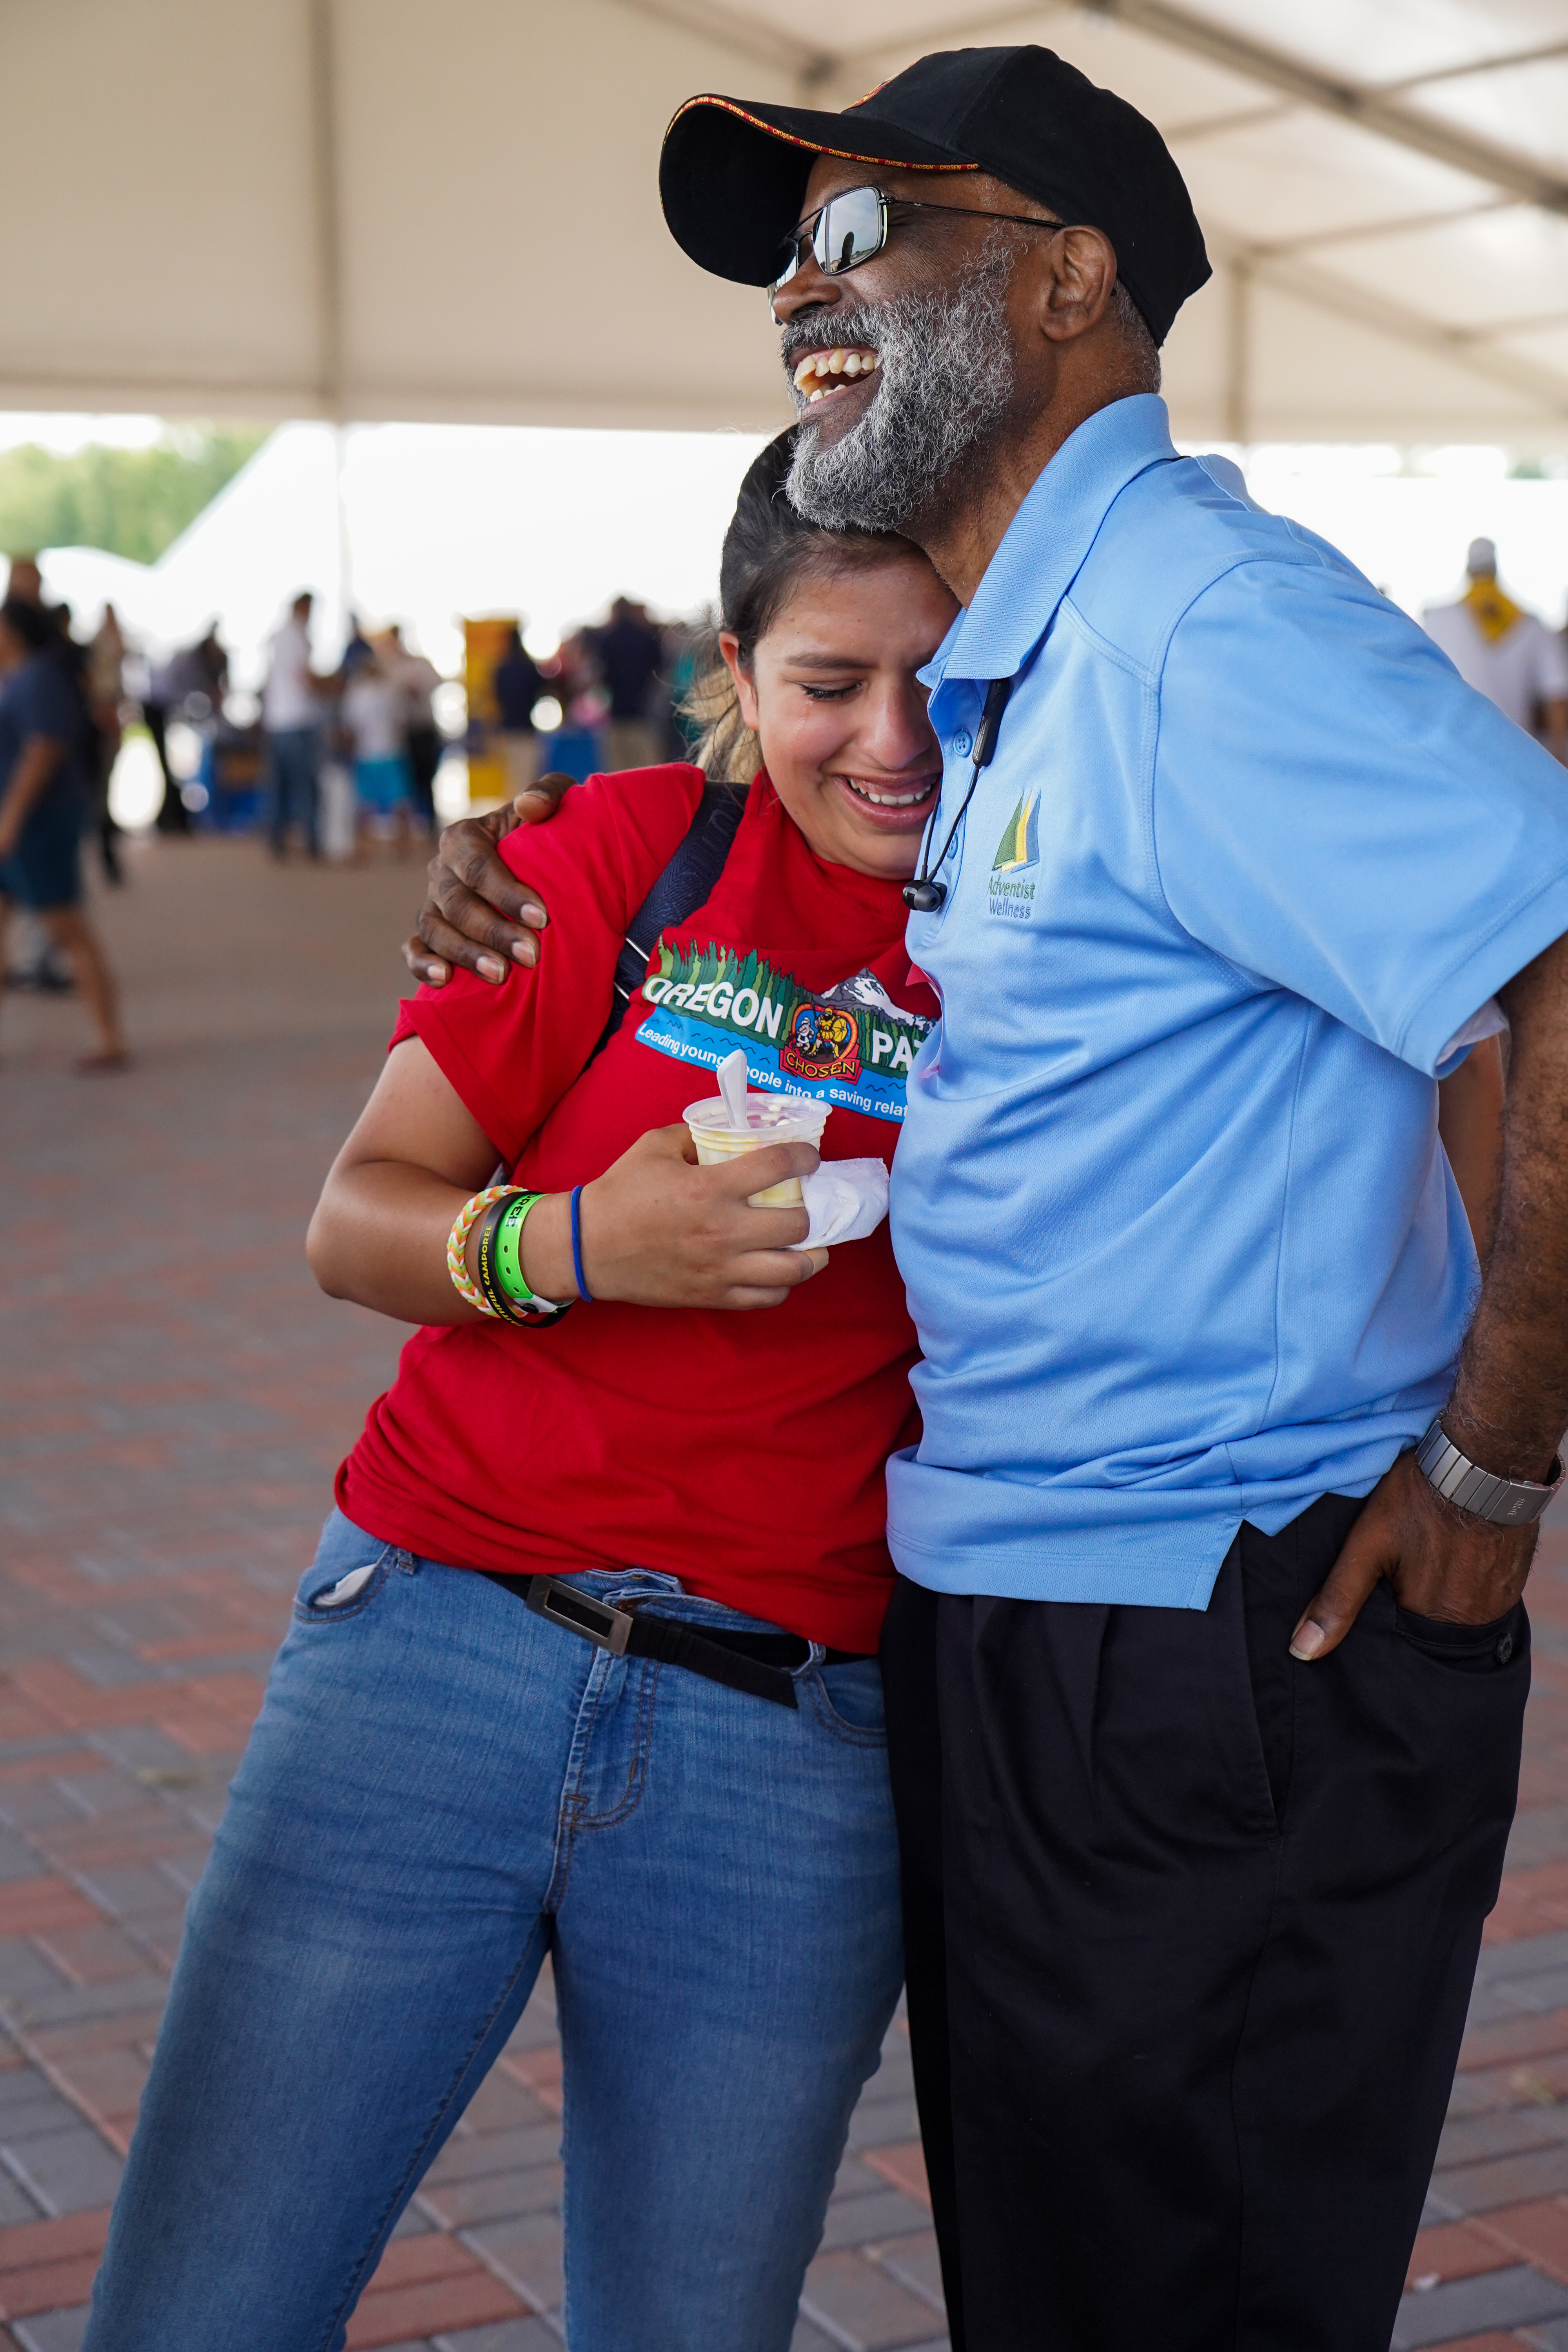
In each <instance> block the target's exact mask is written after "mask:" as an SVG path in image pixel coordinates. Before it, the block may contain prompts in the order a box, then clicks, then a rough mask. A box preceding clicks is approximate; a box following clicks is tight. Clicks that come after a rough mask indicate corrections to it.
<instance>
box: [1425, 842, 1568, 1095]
mask: <svg viewBox="0 0 1568 2352" xmlns="http://www.w3.org/2000/svg"><path fill="white" fill-rule="evenodd" d="M1565 931H1568V869H1564V870H1563V871H1561V872H1559V873H1557V874H1554V875H1552V877H1550V878H1549V879H1548V880H1547V881H1545V882H1543V883H1542V884H1541V886H1540V887H1539V888H1538V889H1536V890H1535V891H1533V892H1532V893H1531V896H1530V897H1529V898H1526V899H1525V900H1524V901H1523V902H1522V904H1521V905H1518V906H1516V907H1514V908H1512V909H1511V910H1510V912H1509V913H1508V914H1507V915H1505V916H1504V917H1503V918H1502V919H1501V920H1500V922H1499V923H1498V924H1497V925H1496V926H1495V927H1494V929H1492V930H1490V931H1489V932H1488V933H1487V935H1486V937H1485V938H1484V939H1482V940H1479V942H1478V943H1477V945H1476V946H1474V947H1473V948H1471V949H1470V950H1468V952H1467V954H1466V955H1465V956H1464V958H1463V960H1462V961H1460V962H1458V964H1456V965H1455V966H1454V967H1453V968H1452V970H1451V971H1448V972H1447V973H1446V974H1445V975H1444V977H1443V979H1442V980H1441V981H1440V982H1438V984H1437V986H1436V988H1435V989H1433V990H1432V991H1431V992H1429V993H1428V994H1427V995H1426V997H1425V998H1424V1000H1423V1002H1422V1003H1421V1004H1420V1006H1419V1007H1418V1009H1417V1010H1416V1012H1415V1014H1414V1015H1413V1017H1412V1019H1411V1022H1410V1024H1409V1027H1408V1028H1407V1030H1406V1032H1405V1036H1404V1038H1403V1040H1402V1041H1401V1044H1400V1046H1399V1053H1400V1057H1401V1059H1402V1060H1404V1061H1406V1062H1409V1063H1411V1064H1413V1065H1414V1066H1415V1068H1416V1069H1418V1070H1425V1071H1426V1072H1427V1074H1428V1076H1433V1077H1436V1076H1438V1075H1439V1073H1440V1071H1441V1069H1442V1067H1443V1063H1444V1056H1445V1055H1447V1054H1448V1053H1450V1051H1451V1050H1452V1047H1453V1043H1454V1041H1455V1040H1456V1039H1457V1038H1458V1035H1459V1034H1460V1033H1461V1032H1462V1031H1463V1030H1464V1029H1465V1028H1466V1027H1467V1026H1468V1024H1469V1023H1470V1022H1471V1020H1472V1018H1473V1017H1474V1015H1475V1013H1476V1012H1477V1010H1478V1008H1479V1007H1481V1006H1484V1005H1485V1004H1486V1003H1487V1001H1488V999H1489V998H1490V997H1494V996H1496V994H1497V993H1498V992H1499V990H1500V989H1502V988H1506V987H1507V985H1508V983H1509V982H1510V980H1512V978H1513V977H1514V975H1515V973H1516V972H1521V971H1523V970H1524V967H1525V965H1526V964H1527V963H1531V962H1533V961H1534V960H1535V958H1536V957H1537V956H1538V955H1541V954H1543V953H1544V951H1545V950H1546V949H1548V948H1549V947H1551V945H1552V942H1553V940H1559V939H1561V938H1562V937H1563V933H1564V932H1565Z"/></svg>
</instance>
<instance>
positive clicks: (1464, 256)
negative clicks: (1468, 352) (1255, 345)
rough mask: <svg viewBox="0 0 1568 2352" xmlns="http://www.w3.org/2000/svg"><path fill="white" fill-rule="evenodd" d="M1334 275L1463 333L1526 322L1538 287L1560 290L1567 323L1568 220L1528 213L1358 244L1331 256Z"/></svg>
mask: <svg viewBox="0 0 1568 2352" xmlns="http://www.w3.org/2000/svg"><path fill="white" fill-rule="evenodd" d="M1333 267H1334V271H1335V274H1336V276H1338V277H1341V278H1346V279H1348V280H1349V281H1350V282H1351V283H1352V284H1353V285H1358V286H1363V287H1365V288H1366V289H1367V290H1368V292H1369V293H1381V292H1382V291H1383V290H1384V288H1385V287H1387V286H1388V285H1390V284H1394V285H1396V286H1398V287H1399V288H1400V289H1401V292H1402V295H1403V299H1405V302H1407V303H1409V304H1411V305H1412V306H1413V307H1415V309H1417V310H1421V311H1423V312H1424V313H1426V315H1427V316H1428V317H1430V318H1432V319H1435V320H1438V321H1440V322H1441V323H1442V324H1443V325H1445V326H1447V327H1452V328H1456V329H1458V330H1460V331H1486V330H1491V331H1494V332H1495V331H1497V330H1498V329H1502V330H1505V331H1506V330H1507V329H1508V328H1509V327H1510V325H1511V324H1512V323H1513V321H1514V320H1519V319H1526V320H1528V319H1529V318H1530V317H1531V314H1532V313H1533V312H1536V311H1538V310H1540V309H1541V307H1542V305H1541V291H1542V288H1543V287H1550V286H1555V287H1558V288H1560V289H1563V299H1562V308H1563V312H1564V314H1565V315H1568V220H1559V219H1553V217H1552V215H1551V214H1550V213H1542V212H1536V211H1534V210H1533V209H1532V208H1531V207H1530V206H1529V205H1507V206H1505V207H1500V208H1499V209H1498V210H1496V211H1492V212H1485V213H1478V214H1476V215H1474V216H1473V217H1472V218H1471V219H1469V220H1459V221H1444V222H1442V223H1439V224H1436V225H1435V226H1432V227H1430V228H1416V229H1408V230H1406V231H1405V232H1404V233H1403V234H1396V235H1393V236H1378V237H1367V238H1364V239H1362V240H1358V241H1357V242H1356V243H1355V244H1353V245H1349V244H1347V245H1344V246H1342V247H1338V248H1336V250H1335V252H1334V256H1333ZM1488 339H1489V338H1488Z"/></svg>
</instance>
